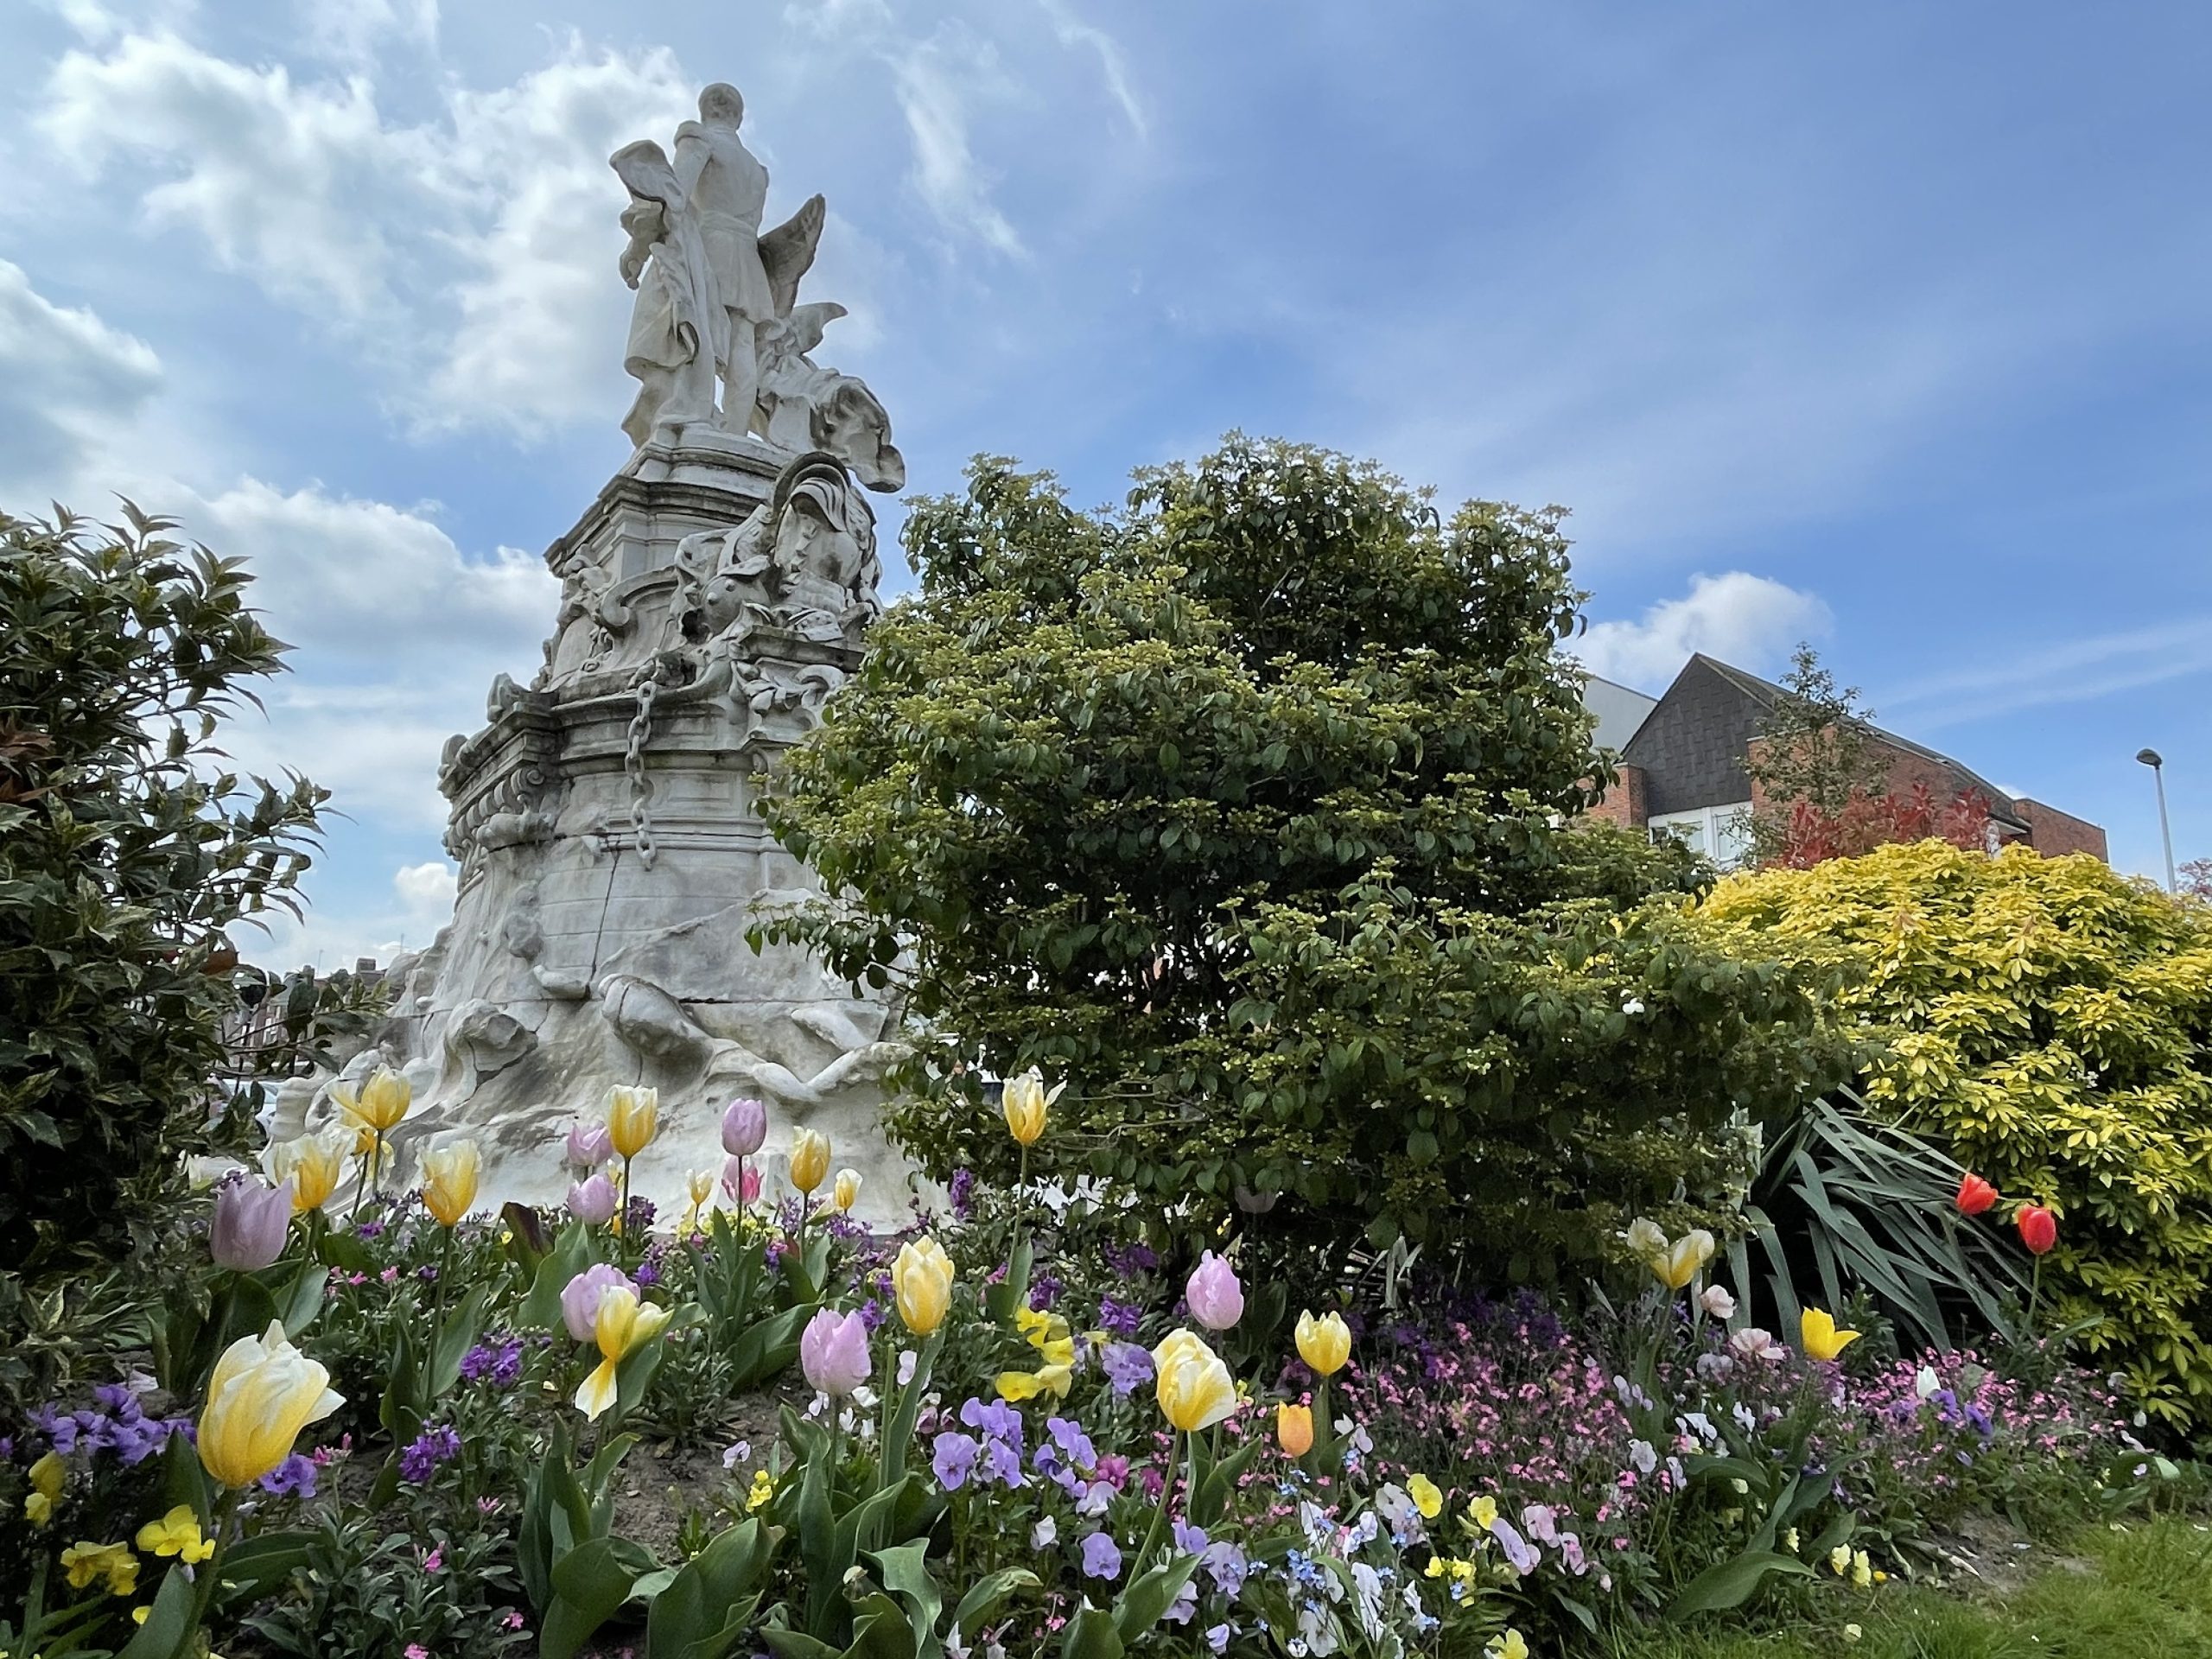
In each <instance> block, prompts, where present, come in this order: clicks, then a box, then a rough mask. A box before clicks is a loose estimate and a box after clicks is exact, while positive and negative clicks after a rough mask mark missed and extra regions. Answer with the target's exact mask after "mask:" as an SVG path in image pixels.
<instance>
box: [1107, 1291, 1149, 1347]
mask: <svg viewBox="0 0 2212 1659" xmlns="http://www.w3.org/2000/svg"><path fill="white" fill-rule="evenodd" d="M1143 1322H1144V1310H1143V1309H1142V1308H1141V1307H1139V1306H1137V1305H1136V1304H1135V1302H1121V1301H1116V1300H1114V1298H1112V1297H1111V1296H1102V1297H1100V1298H1099V1299H1098V1324H1099V1327H1100V1329H1102V1330H1103V1331H1104V1332H1107V1334H1108V1335H1109V1336H1116V1337H1134V1336H1135V1335H1136V1333H1137V1331H1138V1328H1139V1326H1141V1325H1142V1324H1143Z"/></svg>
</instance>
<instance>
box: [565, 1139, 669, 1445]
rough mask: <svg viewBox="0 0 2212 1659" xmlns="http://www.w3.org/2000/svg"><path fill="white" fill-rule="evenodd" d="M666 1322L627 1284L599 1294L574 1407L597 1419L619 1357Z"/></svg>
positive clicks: (609, 1401)
mask: <svg viewBox="0 0 2212 1659" xmlns="http://www.w3.org/2000/svg"><path fill="white" fill-rule="evenodd" d="M617 1150H618V1151H619V1150H620V1148H619V1147H618V1148H617ZM667 1323H668V1310H667V1309H666V1308H664V1307H656V1306H653V1305H652V1303H651V1302H641V1301H639V1300H638V1293H637V1292H636V1291H634V1290H632V1288H631V1287H629V1286H627V1285H614V1286H611V1287H608V1288H607V1290H606V1291H604V1292H603V1293H601V1296H600V1299H599V1312H598V1314H597V1316H596V1318H595V1319H594V1320H593V1322H592V1336H593V1338H594V1339H595V1340H596V1341H597V1342H598V1344H599V1354H600V1359H599V1363H598V1364H597V1365H596V1366H594V1368H593V1370H592V1374H591V1375H590V1376H588V1377H586V1378H584V1380H583V1383H582V1386H581V1387H579V1388H578V1389H576V1409H577V1410H578V1411H581V1412H582V1413H583V1414H584V1415H585V1416H586V1417H588V1418H589V1419H590V1420H591V1421H594V1422H597V1421H599V1419H600V1416H601V1414H602V1413H604V1412H605V1411H606V1410H607V1408H608V1407H609V1406H611V1405H613V1403H614V1395H615V1383H616V1381H617V1374H618V1371H619V1370H620V1366H621V1363H622V1362H623V1360H625V1359H626V1358H627V1357H629V1356H630V1355H632V1354H633V1353H635V1352H637V1351H638V1350H639V1349H640V1348H642V1347H644V1346H645V1344H647V1343H649V1342H651V1341H652V1339H653V1338H655V1337H657V1336H658V1335H659V1334H660V1329H661V1327H662V1326H663V1325H666V1324H667Z"/></svg>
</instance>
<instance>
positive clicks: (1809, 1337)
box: [1797, 1307, 1859, 1359]
mask: <svg viewBox="0 0 2212 1659" xmlns="http://www.w3.org/2000/svg"><path fill="white" fill-rule="evenodd" d="M1797 1340H1798V1344H1799V1345H1800V1346H1801V1347H1802V1348H1803V1349H1804V1351H1805V1353H1806V1357H1808V1358H1811V1359H1834V1357H1836V1356H1837V1355H1838V1354H1840V1353H1841V1352H1842V1351H1844V1350H1845V1349H1847V1348H1848V1347H1850V1346H1851V1344H1853V1343H1854V1342H1856V1341H1858V1340H1859V1332H1856V1331H1839V1330H1837V1329H1836V1328H1835V1316H1834V1314H1833V1313H1823V1312H1821V1310H1820V1309H1819V1308H1817V1307H1808V1308H1807V1309H1806V1310H1805V1312H1804V1314H1803V1315H1802V1318H1800V1319H1799V1320H1798V1322H1797Z"/></svg>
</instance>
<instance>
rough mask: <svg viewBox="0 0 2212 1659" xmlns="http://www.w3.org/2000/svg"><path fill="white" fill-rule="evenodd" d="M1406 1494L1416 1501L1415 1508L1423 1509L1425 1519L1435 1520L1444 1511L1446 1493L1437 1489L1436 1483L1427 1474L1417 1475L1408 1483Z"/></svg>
mask: <svg viewBox="0 0 2212 1659" xmlns="http://www.w3.org/2000/svg"><path fill="white" fill-rule="evenodd" d="M1406 1496H1407V1497H1410V1498H1411V1499H1413V1501H1414V1508H1415V1509H1417V1510H1420V1511H1421V1519H1422V1520H1424V1521H1433V1520H1435V1519H1436V1517H1437V1516H1440V1515H1441V1514H1443V1513H1444V1494H1443V1493H1442V1492H1440V1491H1437V1490H1436V1483H1435V1482H1434V1481H1433V1480H1431V1479H1430V1478H1428V1477H1427V1475H1415V1476H1414V1478H1412V1479H1410V1480H1408V1482H1407V1483H1406Z"/></svg>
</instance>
